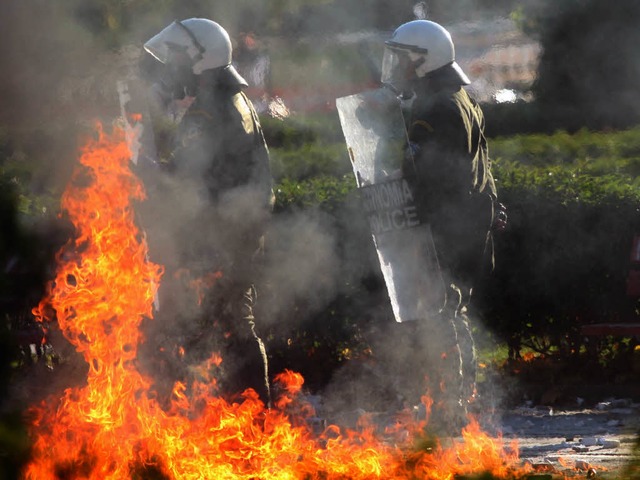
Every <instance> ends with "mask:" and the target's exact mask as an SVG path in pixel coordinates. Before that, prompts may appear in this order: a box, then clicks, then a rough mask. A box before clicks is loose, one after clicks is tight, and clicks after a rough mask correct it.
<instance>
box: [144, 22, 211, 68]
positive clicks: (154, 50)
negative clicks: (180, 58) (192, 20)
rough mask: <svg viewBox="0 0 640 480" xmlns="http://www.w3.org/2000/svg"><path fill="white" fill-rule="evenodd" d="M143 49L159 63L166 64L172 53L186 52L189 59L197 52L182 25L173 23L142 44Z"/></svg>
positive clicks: (190, 37)
mask: <svg viewBox="0 0 640 480" xmlns="http://www.w3.org/2000/svg"><path fill="white" fill-rule="evenodd" d="M144 49H145V50H146V51H147V52H149V53H150V54H151V55H153V56H154V57H155V58H157V59H158V61H159V62H160V63H167V62H168V61H169V60H170V59H171V55H172V53H174V52H176V51H183V52H186V53H187V54H188V55H189V57H190V58H192V59H193V58H195V57H196V55H197V54H198V52H199V48H198V46H196V45H195V44H194V41H193V38H192V36H191V35H189V32H188V31H187V30H186V29H185V27H184V26H183V25H181V24H180V23H178V22H173V23H172V24H171V25H169V26H168V27H165V28H164V30H162V31H160V33H158V34H156V35H155V36H153V37H152V38H150V39H149V40H147V42H146V43H145V44H144Z"/></svg>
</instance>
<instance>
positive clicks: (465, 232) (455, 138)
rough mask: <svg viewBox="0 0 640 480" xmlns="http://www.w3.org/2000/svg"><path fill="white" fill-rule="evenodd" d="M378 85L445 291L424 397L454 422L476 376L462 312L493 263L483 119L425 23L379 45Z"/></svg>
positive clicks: (448, 50) (443, 44)
mask: <svg viewBox="0 0 640 480" xmlns="http://www.w3.org/2000/svg"><path fill="white" fill-rule="evenodd" d="M381 81H382V83H383V84H385V85H387V86H389V87H390V88H392V89H393V90H394V91H395V92H396V94H397V95H398V97H399V98H400V99H401V101H402V104H403V110H404V113H405V122H406V126H407V132H408V145H407V149H406V158H405V161H404V165H403V176H404V177H405V178H407V179H410V180H411V182H412V185H413V190H414V192H415V197H416V199H417V204H418V206H419V215H420V217H421V221H422V222H425V223H428V224H430V226H431V230H432V233H433V239H434V243H435V247H436V251H437V255H438V261H439V263H440V267H441V268H442V273H443V276H444V278H445V282H446V285H447V286H448V288H447V290H448V291H447V302H446V306H445V308H444V309H443V310H442V312H441V313H442V315H441V319H440V321H439V326H437V327H435V328H436V329H437V330H438V333H439V334H440V338H441V341H440V342H438V343H439V345H438V347H434V345H430V346H428V347H427V348H430V349H431V350H434V349H435V350H437V351H434V352H433V355H430V356H429V359H430V360H429V361H430V362H431V363H435V362H439V363H440V364H439V366H438V367H437V370H439V372H438V378H439V383H441V384H442V385H443V387H442V389H439V388H438V387H435V388H434V390H433V393H434V395H436V396H437V394H438V392H437V390H441V391H442V390H446V391H447V394H446V395H443V398H442V399H440V400H439V399H438V398H436V399H435V401H436V405H437V404H438V403H440V404H441V405H444V406H443V409H444V410H445V411H446V413H445V414H446V415H449V417H453V418H451V419H450V421H452V422H454V423H455V422H456V420H457V421H462V422H464V419H465V417H466V404H467V402H468V401H469V400H470V398H472V396H473V394H474V390H475V368H476V358H475V346H474V342H473V337H472V335H471V330H470V326H469V320H468V317H467V315H466V310H467V306H468V303H469V300H470V297H471V292H472V289H473V287H474V284H475V283H476V281H477V280H478V278H479V276H480V275H481V274H482V272H483V271H485V270H486V268H487V267H488V268H491V265H492V263H493V244H492V239H491V226H492V223H493V217H494V204H495V203H496V200H497V192H496V186H495V182H494V179H493V176H492V174H491V161H490V158H489V153H488V147H487V139H486V138H485V134H484V127H485V122H484V117H483V112H482V110H481V108H480V106H479V105H478V104H477V103H476V102H475V101H474V100H473V99H472V98H471V97H470V96H469V94H468V93H467V91H466V90H465V89H464V88H463V87H464V86H465V85H468V84H469V83H470V81H469V79H468V77H467V76H466V75H465V73H464V72H463V71H462V69H461V68H460V66H459V65H458V64H457V63H456V61H455V49H454V44H453V41H452V39H451V35H450V34H449V32H448V31H447V30H446V29H445V28H444V27H442V26H441V25H439V24H437V23H435V22H432V21H428V20H414V21H411V22H408V23H405V24H403V25H401V26H400V27H398V28H397V29H396V30H395V32H394V33H393V35H392V37H391V38H390V39H389V40H388V41H386V42H385V52H384V57H383V62H382V76H381ZM421 328H427V329H428V328H429V326H424V325H423V326H422V327H421ZM431 328H433V325H431ZM430 367H431V368H433V365H431V366H430ZM441 391H440V393H441ZM447 404H448V405H447Z"/></svg>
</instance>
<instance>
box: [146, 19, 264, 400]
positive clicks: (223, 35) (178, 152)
mask: <svg viewBox="0 0 640 480" xmlns="http://www.w3.org/2000/svg"><path fill="white" fill-rule="evenodd" d="M144 49H145V50H146V51H147V52H148V53H150V54H151V55H152V56H153V57H155V59H157V60H158V61H159V62H160V63H161V64H162V69H161V73H160V76H159V78H157V81H156V82H155V85H154V87H153V89H152V91H153V93H154V97H155V98H156V99H157V100H158V104H160V105H161V106H166V105H167V104H169V103H170V102H171V101H174V100H175V99H184V98H187V99H189V100H191V104H190V105H189V107H188V109H187V110H186V112H185V113H184V115H183V116H182V117H181V119H180V121H179V124H178V126H177V132H176V135H175V141H174V148H173V151H172V153H171V155H170V156H169V158H168V159H166V162H165V163H164V169H165V170H166V171H167V172H168V175H167V178H169V179H170V180H168V181H165V186H166V185H168V184H170V185H172V187H171V188H169V190H170V191H171V192H172V194H171V195H172V197H173V198H172V199H171V200H170V202H169V203H170V204H171V205H170V207H171V208H166V209H165V212H162V215H163V216H165V218H166V215H170V214H171V213H170V212H169V210H173V207H174V206H175V211H176V212H179V213H176V214H174V215H173V217H174V218H173V219H172V220H173V221H172V222H171V227H170V229H171V230H172V231H173V232H175V233H176V237H177V238H178V240H177V241H176V244H177V246H176V247H175V249H174V250H175V251H174V254H175V263H174V264H173V265H169V266H167V270H169V271H168V273H167V275H165V279H167V281H174V280H175V278H176V277H179V276H180V274H181V273H184V272H185V270H186V271H188V275H189V278H190V282H189V283H190V284H191V286H194V285H196V282H195V280H198V281H201V283H198V285H203V284H204V283H207V285H206V286H207V287H208V288H207V289H206V295H205V296H204V298H199V299H198V301H199V303H201V305H203V306H204V308H202V309H201V312H202V314H201V316H202V317H203V318H204V320H205V323H206V325H207V328H208V329H210V331H213V330H215V329H217V331H218V333H219V335H218V336H217V340H216V341H217V342H222V344H221V346H222V354H223V363H222V366H223V367H225V368H223V370H224V371H225V372H226V373H225V374H224V378H223V382H222V383H223V385H226V386H227V387H228V388H229V390H231V391H232V390H234V389H239V390H240V391H242V390H243V389H244V388H245V387H249V386H250V387H253V388H254V390H256V391H257V392H258V394H260V396H261V397H262V398H263V400H265V401H267V402H268V398H269V382H268V372H267V364H266V352H265V349H264V344H263V343H262V341H261V340H260V337H259V336H258V335H257V332H256V326H255V322H254V316H253V303H254V301H255V295H256V292H255V285H254V280H255V279H254V277H255V275H256V259H257V258H258V257H259V255H260V252H261V249H262V246H263V236H264V233H265V229H266V226H267V222H268V219H269V216H270V212H271V210H272V206H273V200H274V196H273V191H272V177H271V172H270V167H269V152H268V149H267V145H266V143H265V140H264V136H263V132H262V128H261V125H260V122H259V119H258V116H257V114H256V112H255V110H254V108H253V105H252V104H251V102H250V100H249V99H248V98H247V96H246V95H245V94H244V93H243V88H245V87H247V82H246V81H245V80H244V78H242V76H241V75H240V74H239V73H238V72H237V71H236V69H235V68H234V67H233V65H232V63H231V62H232V45H231V41H230V38H229V35H228V33H227V31H226V30H225V29H224V28H223V27H222V26H220V25H219V24H218V23H216V22H214V21H212V20H209V19H205V18H190V19H187V20H183V21H175V22H173V23H171V24H170V25H169V26H167V27H166V28H164V29H163V30H162V31H160V32H159V33H158V34H157V35H155V36H154V37H152V38H151V39H150V40H148V41H147V42H146V43H145V44H144ZM165 193H166V192H165ZM167 223H169V222H167ZM151 253H152V255H153V251H152V252H151ZM163 260H166V261H167V262H169V263H171V262H172V259H169V258H165V259H163ZM165 293H166V294H167V295H169V299H168V300H165V301H164V302H163V299H162V291H161V294H160V296H161V298H160V310H161V312H162V309H163V303H164V305H165V307H166V308H168V309H169V310H170V311H172V313H174V314H176V315H179V314H180V313H181V311H178V310H182V309H177V308H175V306H174V308H173V309H172V308H171V303H172V299H171V298H170V296H171V294H172V292H170V291H168V289H165ZM187 323H188V322H185V325H186V324H187ZM199 336H201V334H200V333H199V332H194V333H193V335H192V337H199ZM205 338H207V342H211V341H213V340H212V339H211V335H210V334H208V335H205ZM221 339H223V340H221ZM186 341H187V342H189V341H191V340H189V339H187V340H186ZM194 341H195V340H194ZM200 343H202V341H200ZM218 346H220V345H218ZM256 358H259V359H260V362H261V363H262V366H260V365H259V363H260V362H257V361H254V360H255V359H256Z"/></svg>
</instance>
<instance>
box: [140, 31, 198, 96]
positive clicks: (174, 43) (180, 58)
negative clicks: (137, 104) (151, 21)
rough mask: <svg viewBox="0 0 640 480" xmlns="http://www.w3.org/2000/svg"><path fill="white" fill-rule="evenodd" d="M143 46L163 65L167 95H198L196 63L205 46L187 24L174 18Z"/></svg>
mask: <svg viewBox="0 0 640 480" xmlns="http://www.w3.org/2000/svg"><path fill="white" fill-rule="evenodd" d="M144 49H145V50H146V51H147V52H149V53H150V54H151V55H153V56H154V57H155V58H156V59H157V60H158V61H159V62H160V63H162V64H163V65H164V69H163V71H162V73H161V77H160V79H159V82H160V85H161V88H162V89H163V90H164V91H165V92H166V94H167V95H168V96H170V97H171V98H175V99H182V98H184V97H185V96H186V95H189V96H193V95H195V90H196V78H195V75H194V73H193V65H194V63H196V62H197V61H199V60H200V59H201V58H202V53H203V52H204V48H203V47H202V45H200V43H199V42H198V40H197V39H196V38H195V36H194V35H193V33H192V32H191V31H190V30H189V29H188V28H187V27H185V26H184V25H183V24H182V23H181V22H178V21H176V22H173V23H172V24H171V25H169V26H168V27H166V28H165V29H164V30H162V31H161V32H160V33H158V34H157V35H155V36H154V37H152V38H151V39H150V40H149V41H147V42H146V43H145V44H144Z"/></svg>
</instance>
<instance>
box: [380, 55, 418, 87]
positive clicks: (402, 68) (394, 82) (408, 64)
mask: <svg viewBox="0 0 640 480" xmlns="http://www.w3.org/2000/svg"><path fill="white" fill-rule="evenodd" d="M414 74H415V70H414V68H413V62H412V61H411V58H409V52H407V51H404V50H400V49H396V48H390V47H386V48H385V49H384V55H383V57H382V73H381V75H380V81H381V82H382V83H383V84H385V85H391V86H393V87H395V88H400V87H402V86H403V85H405V84H406V83H407V82H408V81H409V80H410V79H411V78H412V77H413V75H414Z"/></svg>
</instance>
